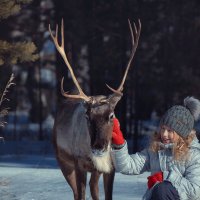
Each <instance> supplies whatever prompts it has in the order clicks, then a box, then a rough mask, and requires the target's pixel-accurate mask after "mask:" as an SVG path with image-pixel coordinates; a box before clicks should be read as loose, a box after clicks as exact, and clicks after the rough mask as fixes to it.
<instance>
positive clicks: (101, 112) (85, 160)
mask: <svg viewBox="0 0 200 200" xmlns="http://www.w3.org/2000/svg"><path fill="white" fill-rule="evenodd" d="M128 23H129V28H130V32H131V37H132V51H131V54H130V58H129V61H128V64H127V67H126V70H125V73H124V76H123V79H122V81H121V84H120V86H119V87H118V89H113V88H111V87H110V86H108V85H107V86H108V88H109V89H110V90H111V91H112V92H113V94H111V95H108V96H104V95H98V96H87V95H86V94H85V93H84V92H83V90H82V89H81V87H80V85H79V83H78V81H77V79H76V77H75V75H74V72H73V69H72V67H71V65H70V63H69V61H68V58H67V56H66V53H65V49H64V23H63V20H62V23H61V45H60V44H59V42H58V25H56V35H55V36H54V35H53V33H52V31H51V27H50V25H49V32H50V35H51V37H52V39H53V41H54V44H55V46H56V48H57V50H58V52H59V53H60V55H61V56H62V58H63V60H64V62H65V64H66V65H67V67H68V69H69V71H70V73H71V76H72V79H73V82H74V84H75V85H76V87H77V89H78V92H79V94H68V93H67V92H65V91H64V89H63V81H64V78H62V81H61V93H62V95H63V96H64V97H66V101H65V102H63V103H62V104H61V105H60V107H59V109H58V111H57V116H56V118H55V123H54V128H53V144H54V148H55V153H56V158H57V161H58V164H59V166H60V168H61V171H62V173H63V175H64V177H65V179H66V181H67V182H68V184H69V185H70V187H71V188H72V190H73V194H74V199H75V200H85V190H86V179H87V172H91V177H90V181H89V185H90V193H91V197H92V199H93V200H99V188H98V181H99V178H100V175H101V174H103V181H104V192H105V200H112V191H113V181H114V174H115V170H114V168H113V165H112V161H111V157H110V151H111V138H112V127H113V117H114V109H115V106H116V105H117V103H118V101H119V100H120V99H121V97H122V95H123V93H122V91H123V85H124V82H125V79H126V76H127V73H128V70H129V68H130V65H131V62H132V59H133V57H134V54H135V51H136V49H137V46H138V41H139V36H140V31H141V23H140V20H138V23H139V28H137V27H136V25H135V23H134V33H133V29H132V26H131V23H130V21H129V20H128Z"/></svg>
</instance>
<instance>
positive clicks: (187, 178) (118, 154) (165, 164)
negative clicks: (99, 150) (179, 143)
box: [111, 138, 200, 200]
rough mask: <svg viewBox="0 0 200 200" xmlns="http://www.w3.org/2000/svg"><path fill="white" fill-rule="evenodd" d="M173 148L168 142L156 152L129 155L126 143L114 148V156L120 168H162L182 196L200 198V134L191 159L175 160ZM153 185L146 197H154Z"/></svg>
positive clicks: (131, 170)
mask: <svg viewBox="0 0 200 200" xmlns="http://www.w3.org/2000/svg"><path fill="white" fill-rule="evenodd" d="M171 152H172V151H171V148H170V146H166V147H165V148H164V149H163V150H160V151H158V152H156V153H155V152H152V151H151V150H149V149H144V150H143V151H141V152H138V153H136V154H132V155H129V154H128V149H127V144H125V146H124V147H123V148H121V149H119V150H112V152H111V156H112V159H113V163H114V166H115V169H116V171H117V172H121V173H123V174H128V175H135V174H141V173H143V172H146V171H148V172H151V174H154V173H156V172H158V171H162V172H163V177H164V180H166V181H170V182H171V183H172V185H173V186H174V187H175V188H176V190H177V191H178V194H179V197H180V200H197V199H200V144H199V143H198V140H197V138H195V139H194V140H193V142H192V143H191V145H190V150H189V159H188V160H186V161H182V162H180V161H179V162H178V161H174V160H173V159H172V153H171ZM152 189H153V188H152ZM152 189H150V190H147V192H146V193H145V195H144V197H143V199H146V200H149V199H150V196H151V191H152Z"/></svg>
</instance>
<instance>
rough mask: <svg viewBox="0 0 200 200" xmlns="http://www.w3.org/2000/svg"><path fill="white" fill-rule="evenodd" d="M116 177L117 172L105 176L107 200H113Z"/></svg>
mask: <svg viewBox="0 0 200 200" xmlns="http://www.w3.org/2000/svg"><path fill="white" fill-rule="evenodd" d="M114 177H115V170H113V171H111V173H109V174H106V173H104V174H103V182H104V191H105V200H112V193H113V182H114Z"/></svg>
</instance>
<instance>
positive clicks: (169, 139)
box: [160, 125, 180, 144]
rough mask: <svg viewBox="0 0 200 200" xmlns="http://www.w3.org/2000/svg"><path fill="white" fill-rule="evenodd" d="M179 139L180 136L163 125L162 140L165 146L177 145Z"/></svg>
mask: <svg viewBox="0 0 200 200" xmlns="http://www.w3.org/2000/svg"><path fill="white" fill-rule="evenodd" d="M179 137H180V136H179V135H178V134H177V133H176V132H175V131H174V130H172V129H171V128H169V127H168V126H165V125H163V126H162V127H161V128H160V139H161V142H162V143H163V144H169V143H175V142H177V141H178V139H179Z"/></svg>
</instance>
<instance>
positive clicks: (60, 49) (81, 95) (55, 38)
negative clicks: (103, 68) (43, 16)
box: [49, 19, 91, 102]
mask: <svg viewBox="0 0 200 200" xmlns="http://www.w3.org/2000/svg"><path fill="white" fill-rule="evenodd" d="M49 32H50V35H51V38H52V39H53V41H54V44H55V46H56V49H57V50H58V52H59V53H60V55H61V56H62V58H63V60H64V62H65V64H66V65H67V67H68V69H69V71H70V73H71V76H72V79H73V82H74V83H75V85H76V87H77V89H78V91H79V94H78V95H69V94H67V92H65V91H64V90H63V80H64V79H62V81H61V93H62V95H63V96H65V97H69V98H75V99H83V100H85V101H87V102H88V101H90V100H91V98H90V97H88V96H87V95H85V94H84V92H83V90H82V89H81V87H80V85H79V83H78V81H77V79H76V77H75V75H74V72H73V69H72V67H71V65H70V63H69V61H68V58H67V56H66V53H65V48H64V22H63V19H62V22H61V45H59V43H58V25H56V36H53V33H52V31H51V27H50V24H49Z"/></svg>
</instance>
